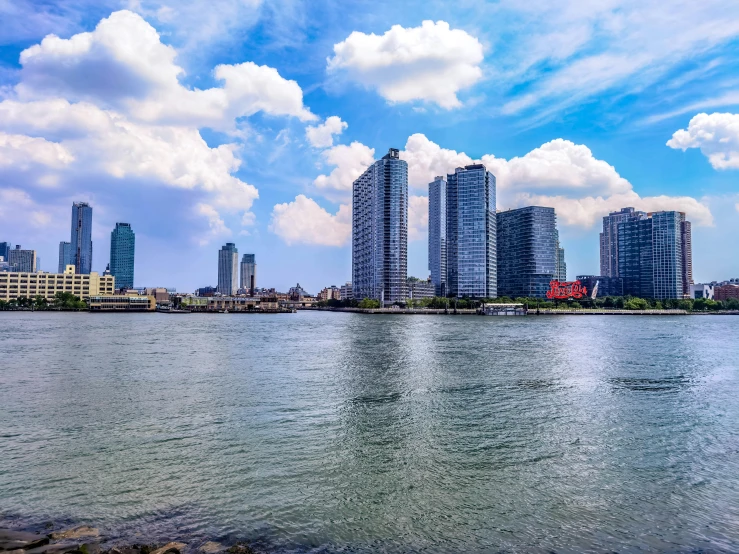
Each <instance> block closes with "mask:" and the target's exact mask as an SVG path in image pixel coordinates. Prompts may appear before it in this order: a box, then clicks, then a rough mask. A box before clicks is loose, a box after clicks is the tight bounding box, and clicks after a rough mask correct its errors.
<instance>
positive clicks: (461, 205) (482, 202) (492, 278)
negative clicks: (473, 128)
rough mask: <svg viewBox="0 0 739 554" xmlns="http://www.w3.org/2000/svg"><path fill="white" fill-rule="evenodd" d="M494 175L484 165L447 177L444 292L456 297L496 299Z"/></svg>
mask: <svg viewBox="0 0 739 554" xmlns="http://www.w3.org/2000/svg"><path fill="white" fill-rule="evenodd" d="M495 203H496V182H495V175H493V174H492V173H490V172H489V171H488V170H487V169H486V168H485V166H484V165H482V164H474V165H468V166H465V167H464V168H462V167H458V168H457V169H455V170H454V173H450V174H449V175H447V201H446V213H447V224H446V239H447V260H446V263H447V290H448V294H450V295H453V296H456V297H460V298H461V297H465V296H466V297H470V298H495V297H496V296H497V295H498V272H497V241H498V238H497V232H496V227H497V219H496V215H495Z"/></svg>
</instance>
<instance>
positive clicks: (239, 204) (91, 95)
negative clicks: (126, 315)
mask: <svg viewBox="0 0 739 554" xmlns="http://www.w3.org/2000/svg"><path fill="white" fill-rule="evenodd" d="M177 55H178V52H177V51H176V50H175V49H174V48H173V47H171V46H168V45H165V44H163V43H162V42H161V41H160V38H159V35H158V33H157V31H156V30H155V29H154V28H153V27H152V26H151V25H150V24H149V23H147V22H146V21H145V20H144V19H143V18H142V17H141V16H140V15H138V14H136V13H133V12H131V11H127V10H123V11H119V12H115V13H113V14H111V15H110V16H109V17H107V18H105V19H103V20H101V21H100V22H99V23H98V25H97V26H96V28H95V29H94V30H93V31H91V32H85V33H78V34H75V35H73V36H71V37H70V38H60V37H58V36H55V35H49V36H47V37H46V38H44V39H43V40H42V41H41V42H40V43H39V44H36V45H34V46H31V47H29V48H27V49H26V50H24V51H23V52H22V53H21V56H20V63H21V66H22V68H21V70H20V72H19V74H18V76H19V79H20V80H19V82H18V83H17V84H16V85H15V87H13V88H12V89H8V90H6V91H5V94H4V97H3V99H2V101H0V169H2V170H3V175H2V178H3V179H15V180H18V179H19V180H20V181H19V182H22V183H23V184H25V185H28V186H29V187H30V188H29V192H30V193H31V194H34V193H33V187H39V186H40V187H46V191H49V187H56V188H55V192H54V194H55V195H57V196H58V195H63V194H64V185H65V184H66V185H67V186H69V185H70V184H71V183H74V187H75V193H76V194H79V193H80V192H84V193H85V194H87V195H94V194H95V191H99V192H101V193H103V194H102V195H101V196H110V195H111V194H112V193H111V192H110V190H109V188H106V186H107V185H108V184H110V183H111V180H110V178H113V179H115V180H117V181H118V182H119V183H118V184H116V187H120V191H126V190H127V189H130V190H131V191H133V190H134V189H137V188H138V189H139V190H144V188H147V189H150V188H151V187H158V188H160V189H163V188H170V189H179V190H180V191H190V192H189V193H188V194H189V196H188V198H190V201H191V202H192V204H191V207H192V212H193V213H194V214H196V215H197V216H199V217H200V218H201V219H202V221H203V224H204V225H207V229H208V230H209V231H208V232H205V233H201V232H200V229H196V228H193V227H192V225H190V227H191V228H192V231H193V233H194V234H195V236H197V237H198V238H200V237H203V236H206V237H212V238H215V237H218V236H221V235H225V234H226V233H227V232H228V233H230V232H231V231H230V230H229V229H228V227H227V223H226V222H227V221H228V223H229V224H231V223H233V222H235V223H236V225H238V222H240V223H241V226H242V227H248V226H251V225H253V223H254V219H255V218H254V214H253V213H251V212H250V210H251V208H252V205H253V202H254V201H255V200H256V199H257V198H258V196H259V194H258V191H257V189H256V188H255V187H254V186H253V185H251V184H249V183H246V182H244V181H243V180H241V179H239V178H238V177H237V176H236V175H235V173H236V172H237V171H238V170H239V168H240V166H241V160H240V157H239V150H240V148H241V146H240V144H239V142H238V141H239V139H243V138H244V134H243V132H241V130H240V128H239V127H240V126H242V125H247V124H248V123H245V122H243V120H244V118H245V117H248V116H251V115H253V114H255V113H257V112H261V113H264V114H268V115H273V116H291V117H295V118H297V119H299V120H301V121H312V120H315V119H317V118H316V116H314V115H313V114H312V113H311V112H310V110H309V109H308V108H307V107H305V106H304V104H303V95H302V90H301V88H300V86H299V85H298V84H297V83H296V82H295V81H290V80H287V79H285V78H283V77H282V76H281V75H280V74H279V73H278V71H277V70H276V69H274V68H271V67H268V66H260V65H257V64H254V63H252V62H244V63H240V64H234V65H219V66H217V67H216V68H215V70H214V73H213V75H214V77H215V79H216V80H217V81H219V82H220V83H221V85H220V86H217V87H214V88H209V89H206V90H199V89H195V88H188V87H185V86H183V85H182V84H181V83H180V79H181V78H182V77H183V75H184V72H183V69H182V68H181V67H180V66H179V65H178V64H177V63H176V61H177ZM337 119H338V118H337ZM329 120H330V121H327V122H326V123H325V124H324V125H326V126H327V127H328V131H330V132H331V131H335V121H334V120H333V119H331V118H329ZM339 124H340V126H345V124H343V122H341V121H340V120H339ZM203 127H211V128H213V129H217V130H222V131H225V132H227V133H231V134H232V135H233V136H234V137H235V140H236V142H234V143H230V144H221V145H217V146H213V147H211V146H209V145H208V144H207V143H206V142H205V140H203V138H202V136H201V133H200V129H201V128H203ZM319 134H320V133H319ZM319 140H320V138H319ZM323 140H324V141H325V138H324V139H323ZM104 177H108V179H107V180H106V179H105V178H104ZM154 194H155V195H161V193H154ZM101 196H98V198H100V197H101ZM113 196H116V195H113ZM118 196H119V197H120V195H118ZM123 198H132V196H131V195H128V196H126V195H124V196H123ZM176 198H178V202H183V201H185V200H183V199H184V198H185V197H183V196H179V195H178V196H176ZM64 201H65V202H68V199H67V198H64ZM101 209H103V206H102V205H100V204H98V213H102V212H100V210H101ZM176 213H187V210H184V211H176ZM224 214H231V216H232V217H230V218H229V219H224ZM41 219H43V218H41ZM39 220H40V219H39Z"/></svg>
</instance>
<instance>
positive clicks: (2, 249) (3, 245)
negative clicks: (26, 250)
mask: <svg viewBox="0 0 739 554" xmlns="http://www.w3.org/2000/svg"><path fill="white" fill-rule="evenodd" d="M9 255H10V243H9V242H0V256H2V257H3V259H4V260H5V261H6V262H7V261H8V256H9Z"/></svg>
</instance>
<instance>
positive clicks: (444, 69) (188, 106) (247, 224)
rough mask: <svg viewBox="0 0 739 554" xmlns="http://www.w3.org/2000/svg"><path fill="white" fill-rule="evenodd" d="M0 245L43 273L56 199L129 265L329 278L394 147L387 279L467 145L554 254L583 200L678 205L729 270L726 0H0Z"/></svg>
mask: <svg viewBox="0 0 739 554" xmlns="http://www.w3.org/2000/svg"><path fill="white" fill-rule="evenodd" d="M0 21H1V22H2V24H1V25H0V241H4V240H7V241H10V242H12V243H13V244H22V245H23V247H25V248H35V249H36V250H38V251H39V255H40V256H41V259H42V269H44V270H47V271H51V270H55V268H56V264H57V248H58V244H59V241H61V240H69V226H70V214H71V205H72V202H73V201H88V202H90V203H91V204H92V205H93V207H94V228H93V241H94V254H93V269H95V270H99V271H102V270H103V269H104V268H105V264H106V263H107V261H108V253H109V248H110V231H111V230H112V228H113V227H114V225H115V223H116V222H117V221H125V222H129V223H131V225H132V226H133V229H134V231H135V232H136V235H137V244H136V249H137V256H136V284H137V285H139V286H173V287H177V288H178V290H183V291H186V290H191V289H194V288H195V287H198V286H205V285H213V284H215V283H216V273H217V250H218V249H219V247H220V245H222V244H223V243H225V242H235V243H236V245H237V247H238V249H239V252H240V254H241V253H247V252H249V253H255V254H256V256H257V263H258V267H259V269H258V285H260V286H275V287H277V288H278V289H287V288H288V287H289V286H290V285H292V284H294V283H295V282H296V281H300V283H301V284H302V285H303V286H304V287H305V288H306V289H307V290H308V291H309V292H313V293H315V292H317V290H318V289H320V288H321V287H323V286H326V285H330V284H337V285H339V284H341V283H342V282H343V281H346V280H349V279H350V276H351V246H350V241H351V186H352V181H353V180H354V179H355V178H356V177H358V176H359V175H360V174H361V173H362V171H363V170H364V169H365V168H366V167H367V166H368V165H369V164H371V163H372V161H373V160H374V159H377V158H379V157H380V156H382V155H383V154H385V153H386V152H387V149H388V148H390V147H394V148H399V149H400V150H401V157H402V158H403V159H405V160H407V162H408V164H409V187H410V189H409V190H410V195H411V196H410V208H409V221H410V223H409V241H410V243H409V263H408V268H409V274H412V275H416V276H419V277H426V276H427V275H428V270H427V242H426V238H427V231H426V227H427V219H428V213H427V210H428V201H427V194H428V187H427V183H428V182H429V181H430V180H432V179H433V178H434V176H435V175H443V174H446V173H448V172H453V170H454V168H455V167H458V166H461V165H465V164H469V163H471V162H473V161H478V160H479V161H482V162H483V163H484V164H486V166H487V167H488V169H490V170H491V171H492V172H493V173H494V174H495V175H496V177H497V182H498V209H506V208H514V207H520V206H525V205H531V204H537V205H546V206H554V207H555V208H556V211H557V215H558V222H559V228H560V234H561V241H562V244H563V246H564V247H565V248H566V251H567V263H568V275H569V276H570V277H571V278H572V277H574V276H575V275H576V274H586V273H589V274H596V273H597V272H598V268H599V265H598V232H599V230H600V218H601V217H602V216H603V215H605V214H607V212H608V211H611V210H616V209H619V208H621V207H625V206H634V207H636V208H639V209H643V210H660V209H669V210H680V211H685V212H687V214H688V219H690V220H691V221H692V222H693V249H694V255H693V260H694V262H693V263H694V274H695V278H696V280H697V281H702V280H703V281H705V280H714V279H728V278H730V277H737V276H739V245H737V241H736V240H735V239H736V237H737V236H739V77H738V76H739V56H737V52H739V49H738V46H739V3H732V2H726V1H725V0H704V1H702V2H695V1H694V0H675V1H673V2H669V3H665V2H658V1H653V0H639V1H636V0H604V1H600V2H582V1H576V0H563V1H562V2H558V3H552V2H546V1H543V0H529V1H528V2H512V1H508V0H501V1H499V2H483V1H478V0H457V1H455V2H448V1H444V2H442V1H435V0H423V1H418V2H416V1H405V2H385V1H383V0H371V1H369V0H367V1H365V0H356V1H352V2H340V1H332V0H325V1H306V2H298V1H292V0H221V1H220V2H217V3H214V2H205V1H200V0H195V1H190V2H187V1H182V0H163V1H145V0H139V1H137V0H114V1H105V0H95V1H92V0H63V1H61V0H59V1H58V2H55V1H52V0H44V1H40V0H37V1H29V0H16V1H14V2H2V1H0Z"/></svg>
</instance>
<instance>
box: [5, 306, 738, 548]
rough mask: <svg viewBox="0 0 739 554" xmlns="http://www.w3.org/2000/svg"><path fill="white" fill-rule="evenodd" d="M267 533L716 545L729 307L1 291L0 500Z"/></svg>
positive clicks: (127, 519) (726, 536)
mask: <svg viewBox="0 0 739 554" xmlns="http://www.w3.org/2000/svg"><path fill="white" fill-rule="evenodd" d="M3 514H4V516H6V517H8V516H13V517H18V518H21V520H22V521H24V522H27V523H29V524H33V523H39V522H42V521H46V520H49V519H52V520H56V521H59V520H62V519H64V520H68V521H80V522H84V523H93V524H97V525H99V526H102V527H103V528H104V529H105V530H106V531H107V532H108V533H110V534H112V535H115V534H120V535H130V534H131V533H134V532H135V533H139V535H137V536H138V537H139V538H142V539H151V540H156V539H167V538H176V537H185V538H189V539H190V540H192V541H196V540H199V539H202V538H205V537H209V538H219V539H222V540H235V539H236V538H239V539H246V540H250V541H256V542H257V544H261V545H263V546H266V547H267V548H271V549H275V550H278V551H299V552H304V551H314V552H334V551H351V552H364V551H368V552H369V551H386V552H406V551H423V552H455V551H456V552H491V551H492V552H495V551H509V552H510V551H515V552H528V551H595V552H602V551H607V550H608V551H614V550H615V551H620V552H630V551H639V550H642V551H654V550H657V551H667V552H682V551H710V552H713V551H734V552H736V551H739V317H735V316H734V317H732V316H706V317H699V316H691V317H670V318H665V317H613V316H606V317H596V316H589V317H572V316H570V317H567V316H563V317H557V316H551V317H538V318H537V317H526V318H493V317H489V318H482V317H465V316H458V317H452V316H363V315H358V314H343V313H306V312H302V313H298V314H285V315H248V316H241V315H235V314H232V315H183V316H179V315H177V316H176V315H161V314H151V315H149V314H131V315H117V314H110V315H104V314H95V315H90V314H58V313H48V314H44V313H35V314H30V313H0V515H3Z"/></svg>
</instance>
